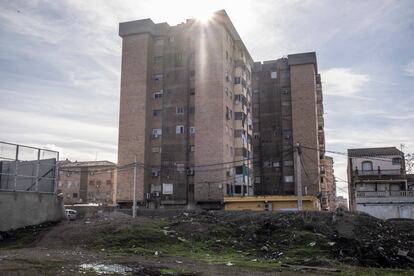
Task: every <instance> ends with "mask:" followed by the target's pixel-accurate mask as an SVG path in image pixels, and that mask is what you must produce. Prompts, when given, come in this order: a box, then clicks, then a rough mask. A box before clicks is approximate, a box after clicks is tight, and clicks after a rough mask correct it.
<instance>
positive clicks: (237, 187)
mask: <svg viewBox="0 0 414 276" xmlns="http://www.w3.org/2000/svg"><path fill="white" fill-rule="evenodd" d="M234 188H235V189H234V193H236V194H241V186H240V185H236V186H235V187H234Z"/></svg>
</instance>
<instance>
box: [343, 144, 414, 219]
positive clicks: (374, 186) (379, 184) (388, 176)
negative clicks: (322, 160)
mask: <svg viewBox="0 0 414 276" xmlns="http://www.w3.org/2000/svg"><path fill="white" fill-rule="evenodd" d="M348 183H349V201H350V202H349V206H350V209H351V211H360V212H365V213H368V214H370V215H372V216H375V217H377V218H381V219H390V218H414V183H411V182H410V181H409V180H408V178H407V174H406V171H405V160H404V153H403V152H401V151H400V150H398V149H397V148H395V147H385V148H364V149H349V150H348Z"/></svg>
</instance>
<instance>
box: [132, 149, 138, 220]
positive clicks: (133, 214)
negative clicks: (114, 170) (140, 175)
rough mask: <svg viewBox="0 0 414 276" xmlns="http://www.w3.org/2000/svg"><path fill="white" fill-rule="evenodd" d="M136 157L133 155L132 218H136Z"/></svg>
mask: <svg viewBox="0 0 414 276" xmlns="http://www.w3.org/2000/svg"><path fill="white" fill-rule="evenodd" d="M136 192H137V156H136V155H135V163H134V195H133V197H132V200H133V201H132V217H133V218H135V217H136V216H137V193H136Z"/></svg>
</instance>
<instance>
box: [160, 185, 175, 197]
mask: <svg viewBox="0 0 414 276" xmlns="http://www.w3.org/2000/svg"><path fill="white" fill-rule="evenodd" d="M162 193H163V194H164V195H172V194H173V184H172V183H162Z"/></svg>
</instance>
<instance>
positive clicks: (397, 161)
mask: <svg viewBox="0 0 414 276" xmlns="http://www.w3.org/2000/svg"><path fill="white" fill-rule="evenodd" d="M392 164H393V165H401V158H400V157H395V158H393V159H392Z"/></svg>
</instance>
